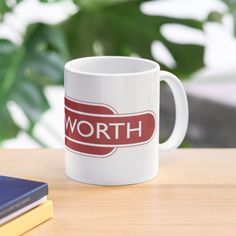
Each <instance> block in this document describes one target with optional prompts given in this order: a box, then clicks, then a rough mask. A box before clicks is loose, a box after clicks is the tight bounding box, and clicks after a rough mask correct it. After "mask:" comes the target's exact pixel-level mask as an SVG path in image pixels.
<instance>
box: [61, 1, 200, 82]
mask: <svg viewBox="0 0 236 236" xmlns="http://www.w3.org/2000/svg"><path fill="white" fill-rule="evenodd" d="M78 2H86V1H85V0H80V1H79V0H78ZM89 2H91V1H88V2H87V3H89ZM98 2H99V3H101V2H102V3H104V2H105V1H104V0H100V1H98ZM108 2H109V3H110V2H114V1H108ZM119 2H121V3H120V4H114V3H113V4H109V5H108V6H107V7H103V8H99V10H94V9H96V4H93V6H91V7H89V6H90V5H89V4H87V5H86V6H87V7H86V8H82V10H81V11H79V12H78V13H77V14H75V15H74V16H72V17H71V18H70V19H68V20H67V21H66V22H65V23H64V24H63V32H64V33H65V37H66V38H67V42H70V44H68V45H69V50H70V54H71V56H72V58H76V57H82V56H88V55H97V54H104V55H131V54H138V55H139V56H141V57H145V58H150V59H153V60H154V58H153V56H152V53H151V43H152V42H153V41H154V40H159V41H161V42H162V43H163V44H164V45H165V46H166V47H167V48H168V49H169V51H170V52H171V54H172V56H173V57H174V59H175V61H176V64H177V66H176V68H174V69H173V70H171V69H170V68H166V67H165V65H161V66H162V68H163V69H168V70H171V71H172V72H174V73H176V74H177V75H179V76H180V77H181V78H186V77H187V76H188V75H189V74H191V73H192V72H194V71H196V70H198V69H200V68H202V67H203V54H204V48H203V47H202V46H200V45H193V44H176V43H173V42H171V41H169V40H167V39H166V38H165V37H163V36H162V34H161V33H160V29H161V27H162V26H163V25H165V24H171V23H175V24H182V25H185V26H188V27H192V28H194V29H199V30H201V29H202V22H200V21H197V20H191V19H178V18H171V17H166V16H150V15H145V14H143V13H142V12H141V11H140V8H139V6H140V2H141V1H137V0H136V1H135V0H133V1H126V2H124V1H119ZM83 9H84V10H83ZM96 46H97V47H98V49H99V50H97V51H96Z"/></svg>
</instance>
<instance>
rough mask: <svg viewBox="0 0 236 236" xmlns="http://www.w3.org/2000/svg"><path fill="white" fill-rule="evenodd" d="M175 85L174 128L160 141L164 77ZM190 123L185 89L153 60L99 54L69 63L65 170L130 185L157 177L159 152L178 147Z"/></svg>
mask: <svg viewBox="0 0 236 236" xmlns="http://www.w3.org/2000/svg"><path fill="white" fill-rule="evenodd" d="M161 81H165V82H166V83H167V84H168V85H169V86H170V88H171V90H172V92H173V95H174V100H175V108H176V120H175V126H174V129H173V132H172V134H171V136H170V137H169V139H168V140H167V141H166V142H164V143H161V144H160V143H159V121H160V114H159V106H160V98H159V96H160V82H161ZM187 124H188V103H187V98H186V94H185V91H184V88H183V86H182V84H181V82H180V81H179V79H178V78H177V77H176V76H174V75H173V74H171V73H169V72H165V71H160V66H159V65H158V64H157V63H156V62H154V61H151V60H147V59H142V58H134V57H120V56H99V57H85V58H79V59H75V60H72V61H69V62H67V63H66V65H65V171H66V174H67V175H68V176H69V177H70V178H72V179H74V180H78V181H80V182H84V183H89V184H98V185H126V184H135V183H141V182H144V181H146V180H150V179H152V178H154V177H155V176H156V175H157V174H158V171H159V155H160V154H162V153H165V152H168V151H171V150H174V149H176V148H177V147H178V146H179V145H180V144H181V142H182V140H183V138H184V136H185V133H186V129H187Z"/></svg>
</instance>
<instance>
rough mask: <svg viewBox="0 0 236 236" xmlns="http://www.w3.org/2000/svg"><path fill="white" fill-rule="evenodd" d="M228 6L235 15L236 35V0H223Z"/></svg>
mask: <svg viewBox="0 0 236 236" xmlns="http://www.w3.org/2000/svg"><path fill="white" fill-rule="evenodd" d="M222 1H223V2H224V3H225V4H226V5H227V6H228V10H229V13H230V14H231V15H232V16H233V20H234V35H235V36H236V0H222Z"/></svg>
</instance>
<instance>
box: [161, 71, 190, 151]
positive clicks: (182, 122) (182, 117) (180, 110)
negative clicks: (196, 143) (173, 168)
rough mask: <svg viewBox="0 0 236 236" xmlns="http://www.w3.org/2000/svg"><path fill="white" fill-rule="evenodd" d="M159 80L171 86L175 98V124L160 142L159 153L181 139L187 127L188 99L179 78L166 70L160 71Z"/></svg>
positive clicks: (178, 143) (169, 148)
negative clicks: (170, 132)
mask: <svg viewBox="0 0 236 236" xmlns="http://www.w3.org/2000/svg"><path fill="white" fill-rule="evenodd" d="M160 81H165V82H166V83H167V84H168V85H169V86H170V88H171V90H172V93H173V95H174V100H175V114H176V115H175V126H174V129H173V131H172V134H171V135H170V137H169V138H168V139H167V140H166V141H165V142H164V143H161V144H160V153H161V154H162V153H166V152H169V151H172V150H174V149H176V148H177V147H178V146H179V145H180V144H181V142H182V141H183V139H184V137H185V134H186V131H187V127H188V117H189V112H188V100H187V96H186V93H185V90H184V87H183V85H182V83H181V82H180V80H179V79H178V78H177V77H176V76H175V75H173V74H171V73H169V72H167V71H160Z"/></svg>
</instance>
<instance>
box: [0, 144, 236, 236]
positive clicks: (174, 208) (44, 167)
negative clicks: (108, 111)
mask: <svg viewBox="0 0 236 236" xmlns="http://www.w3.org/2000/svg"><path fill="white" fill-rule="evenodd" d="M63 155H64V154H63V150H52V149H50V150H47V149H36V150H35V149H32V150H0V174H1V175H11V176H16V177H23V178H28V179H35V180H41V181H46V182H48V183H49V189H50V190H49V191H50V196H49V198H50V199H51V200H53V202H54V206H55V216H54V218H53V219H52V220H50V221H48V222H46V223H44V224H42V225H40V226H38V227H37V228H35V229H34V230H32V231H30V232H28V233H27V234H26V235H28V236H51V235H55V236H65V235H68V236H69V235H72V236H73V235H86V236H87V235H88V236H90V235H91V236H92V235H98V236H100V235H112V236H116V235H117V236H118V235H127V236H132V235H135V236H136V235H137V236H139V235H140V236H141V235H145V236H146V235H153V236H154V235H155V236H157V235H161V236H162V235H180V236H185V235H186V236H192V235H193V236H195V235H197V236H199V235H208V236H209V235H214V236H218V235H227V236H228V235H234V236H235V235H236V149H182V150H178V151H175V152H172V153H170V154H167V155H164V156H162V157H161V161H160V162H161V163H160V165H161V169H160V174H159V176H158V177H157V178H155V179H153V180H152V181H149V182H146V183H143V184H139V185H130V186H123V187H99V186H92V185H85V184H81V183H78V182H74V181H72V180H70V179H68V178H67V177H66V176H65V174H64V159H63Z"/></svg>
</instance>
